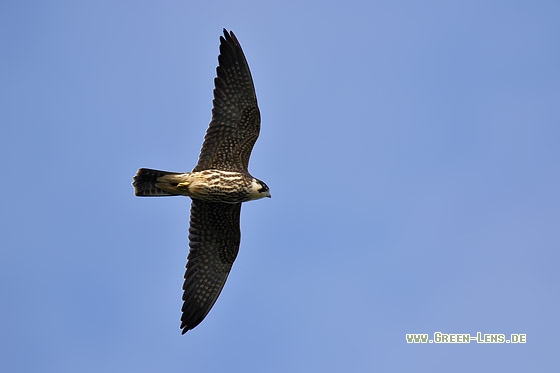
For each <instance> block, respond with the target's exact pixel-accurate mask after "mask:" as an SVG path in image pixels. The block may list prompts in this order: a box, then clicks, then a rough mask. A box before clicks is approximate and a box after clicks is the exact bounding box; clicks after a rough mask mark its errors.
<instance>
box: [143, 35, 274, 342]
mask: <svg viewBox="0 0 560 373" xmlns="http://www.w3.org/2000/svg"><path fill="white" fill-rule="evenodd" d="M223 33H224V35H223V36H220V55H219V56H218V67H217V68H216V73H217V76H216V78H215V79H214V100H213V108H212V120H211V121H210V125H209V126H208V129H207V130H206V135H205V136H204V142H203V144H202V149H201V150H200V155H199V157H198V163H197V164H196V166H195V167H194V168H193V170H192V171H191V172H184V173H178V172H167V171H158V170H152V169H147V168H141V169H139V170H138V172H137V173H136V176H134V178H133V183H132V185H133V186H134V194H135V195H136V196H139V197H156V196H177V195H182V196H189V197H191V199H192V202H191V210H190V227H189V247H190V251H189V255H188V257H187V265H186V271H185V281H184V283H183V307H182V309H181V311H182V315H181V329H182V334H185V333H186V332H187V331H188V330H190V329H193V328H194V327H196V326H197V325H198V324H200V323H201V322H202V320H204V318H205V317H206V315H207V314H208V312H209V311H210V309H211V308H212V306H213V305H214V303H215V302H216V299H217V298H218V296H219V295H220V292H221V291H222V288H223V287H224V284H225V282H226V279H227V277H228V274H229V271H230V269H231V266H232V265H233V261H234V260H235V257H236V256H237V252H238V251H239V242H240V240H241V231H240V228H239V215H240V212H241V203H243V202H247V201H251V200H255V199H260V198H263V197H270V191H269V189H268V186H267V185H266V184H265V183H264V182H262V181H261V180H258V179H256V178H254V177H253V176H251V174H250V173H249V170H248V165H249V157H250V155H251V151H252V149H253V145H254V144H255V142H256V141H257V137H258V136H259V131H260V122H261V118H260V112H259V107H258V105H257V96H256V95H255V87H254V86H253V79H252V77H251V72H250V71H249V65H248V64H247V60H246V59H245V55H244V54H243V50H242V49H241V45H239V41H237V38H236V37H235V35H234V34H233V32H231V31H229V32H228V31H227V30H226V29H224V30H223Z"/></svg>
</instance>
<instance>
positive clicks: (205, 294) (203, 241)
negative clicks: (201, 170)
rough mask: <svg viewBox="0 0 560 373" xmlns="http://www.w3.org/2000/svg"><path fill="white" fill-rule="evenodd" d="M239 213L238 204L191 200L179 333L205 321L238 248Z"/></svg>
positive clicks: (239, 232) (239, 207) (224, 281)
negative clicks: (180, 330) (187, 252)
mask: <svg viewBox="0 0 560 373" xmlns="http://www.w3.org/2000/svg"><path fill="white" fill-rule="evenodd" d="M240 213H241V203H238V204H228V203H216V202H206V201H201V200H197V199H193V200H192V203H191V223H190V227H189V246H190V252H189V256H188V258H187V270H186V272H185V282H184V284H183V302H184V303H183V308H182V312H183V314H182V316H181V329H183V332H182V334H185V333H186V332H187V331H188V330H190V329H192V328H194V327H195V326H197V325H198V324H200V322H201V321H202V320H204V318H205V317H206V315H207V314H208V312H209V311H210V309H211V308H212V306H213V305H214V303H215V302H216V299H218V295H220V292H221V291H222V288H223V287H224V284H225V283H226V279H227V277H228V274H229V271H230V269H231V266H232V264H233V261H234V260H235V257H236V256H237V252H238V251H239V242H240V240H241V231H240V229H239V215H240Z"/></svg>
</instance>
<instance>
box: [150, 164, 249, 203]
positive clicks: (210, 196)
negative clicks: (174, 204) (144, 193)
mask: <svg viewBox="0 0 560 373" xmlns="http://www.w3.org/2000/svg"><path fill="white" fill-rule="evenodd" d="M252 179H253V178H252V177H251V176H250V175H247V174H243V173H240V172H231V171H221V170H204V171H199V172H187V173H184V174H177V175H166V176H163V177H160V178H158V180H157V183H156V186H157V187H158V188H161V189H163V190H167V191H169V192H173V193H176V194H182V195H185V196H189V197H191V198H195V199H201V200H205V201H210V202H225V203H239V202H246V201H248V200H249V199H250V193H251V181H252Z"/></svg>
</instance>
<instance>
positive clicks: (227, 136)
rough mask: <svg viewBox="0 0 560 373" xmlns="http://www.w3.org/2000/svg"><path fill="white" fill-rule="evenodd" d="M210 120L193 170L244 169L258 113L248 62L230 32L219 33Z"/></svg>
mask: <svg viewBox="0 0 560 373" xmlns="http://www.w3.org/2000/svg"><path fill="white" fill-rule="evenodd" d="M216 73H217V77H216V78H215V79H214V87H215V88H214V100H213V108H212V121H211V122H210V125H209V126H208V129H207V130H206V135H205V136H204V143H203V144H202V149H201V151H200V156H199V158H198V163H197V165H196V166H195V168H194V169H193V171H201V170H206V169H211V168H215V169H220V170H225V171H237V172H244V171H245V172H247V168H248V164H249V157H250V155H251V150H253V145H254V144H255V141H257V137H259V131H260V122H261V116H260V112H259V107H258V105H257V96H256V94H255V87H254V86H253V79H252V78H251V72H250V71H249V65H248V64H247V60H246V59H245V55H244V54H243V50H242V49H241V45H239V42H238V41H237V38H236V37H235V35H234V34H233V32H231V31H230V32H229V33H228V32H227V31H226V30H225V29H224V36H221V37H220V55H219V56H218V67H217V68H216Z"/></svg>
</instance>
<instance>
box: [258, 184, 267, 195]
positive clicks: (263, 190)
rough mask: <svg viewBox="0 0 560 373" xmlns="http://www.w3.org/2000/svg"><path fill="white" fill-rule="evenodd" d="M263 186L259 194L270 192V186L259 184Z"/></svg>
mask: <svg viewBox="0 0 560 373" xmlns="http://www.w3.org/2000/svg"><path fill="white" fill-rule="evenodd" d="M259 184H260V185H261V188H260V189H259V193H264V192H266V191H267V190H268V186H267V185H266V184H265V183H262V182H261V183H259Z"/></svg>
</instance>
